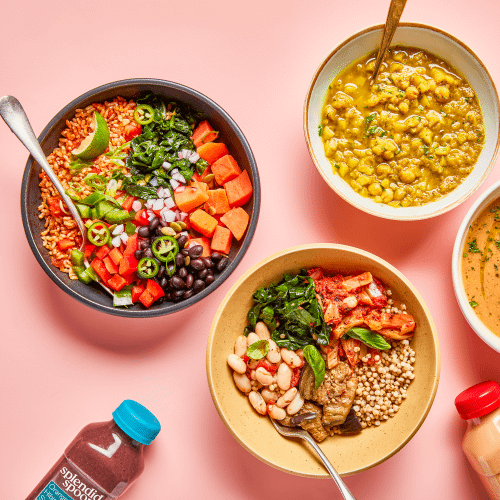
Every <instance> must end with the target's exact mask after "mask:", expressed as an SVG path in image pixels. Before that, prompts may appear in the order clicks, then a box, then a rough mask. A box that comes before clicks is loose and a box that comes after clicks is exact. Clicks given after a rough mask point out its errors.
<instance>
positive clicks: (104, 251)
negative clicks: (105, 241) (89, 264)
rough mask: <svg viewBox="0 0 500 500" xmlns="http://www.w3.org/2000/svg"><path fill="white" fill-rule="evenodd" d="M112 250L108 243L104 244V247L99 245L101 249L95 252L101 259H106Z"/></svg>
mask: <svg viewBox="0 0 500 500" xmlns="http://www.w3.org/2000/svg"><path fill="white" fill-rule="evenodd" d="M110 251H111V248H109V247H108V245H103V246H102V247H99V250H97V252H96V253H95V254H96V255H97V257H98V258H99V259H101V260H104V257H107V255H108V253H109V252H110Z"/></svg>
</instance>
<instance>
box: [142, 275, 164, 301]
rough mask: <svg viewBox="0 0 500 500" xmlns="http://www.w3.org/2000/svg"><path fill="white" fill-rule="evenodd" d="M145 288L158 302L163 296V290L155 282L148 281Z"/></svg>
mask: <svg viewBox="0 0 500 500" xmlns="http://www.w3.org/2000/svg"><path fill="white" fill-rule="evenodd" d="M146 286H147V290H148V291H149V293H150V294H151V296H152V297H153V299H154V300H158V299H159V298H160V297H164V296H165V292H164V291H163V288H162V287H161V286H160V285H159V284H158V283H156V281H153V280H148V283H147V285H146Z"/></svg>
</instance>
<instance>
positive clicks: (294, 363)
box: [281, 347, 302, 368]
mask: <svg viewBox="0 0 500 500" xmlns="http://www.w3.org/2000/svg"><path fill="white" fill-rule="evenodd" d="M281 357H282V358H283V361H284V362H285V363H286V364H287V365H288V366H290V367H291V368H298V367H299V366H302V360H301V359H300V358H299V356H297V355H296V354H295V353H294V352H293V351H289V350H288V349H285V348H284V347H282V348H281Z"/></svg>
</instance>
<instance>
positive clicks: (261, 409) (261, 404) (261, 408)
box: [248, 391, 267, 415]
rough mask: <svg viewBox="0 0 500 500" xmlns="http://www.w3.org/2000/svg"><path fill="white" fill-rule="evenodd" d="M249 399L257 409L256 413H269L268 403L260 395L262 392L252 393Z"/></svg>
mask: <svg viewBox="0 0 500 500" xmlns="http://www.w3.org/2000/svg"><path fill="white" fill-rule="evenodd" d="M248 399H249V400H250V403H251V405H252V406H253V407H254V408H255V411H256V412H257V413H260V414H261V415H265V414H266V411H267V408H266V402H265V401H264V398H263V397H262V396H261V395H260V392H255V391H252V392H251V393H250V394H249V395H248Z"/></svg>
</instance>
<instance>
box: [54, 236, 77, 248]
mask: <svg viewBox="0 0 500 500" xmlns="http://www.w3.org/2000/svg"><path fill="white" fill-rule="evenodd" d="M57 246H58V247H59V250H67V249H68V248H71V247H72V246H75V243H74V241H71V240H70V239H68V238H63V239H62V240H59V241H58V242H57Z"/></svg>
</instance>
